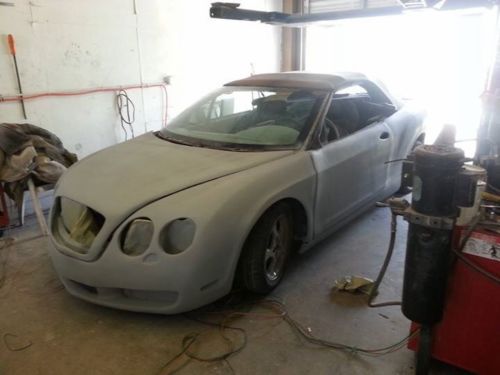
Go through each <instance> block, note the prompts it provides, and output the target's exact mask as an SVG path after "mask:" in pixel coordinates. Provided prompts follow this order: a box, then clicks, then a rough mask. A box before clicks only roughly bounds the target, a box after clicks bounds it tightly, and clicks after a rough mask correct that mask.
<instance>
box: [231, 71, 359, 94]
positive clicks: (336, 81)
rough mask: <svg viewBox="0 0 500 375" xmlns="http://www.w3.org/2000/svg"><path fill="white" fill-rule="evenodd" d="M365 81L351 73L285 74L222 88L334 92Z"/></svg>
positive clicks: (252, 77) (235, 82) (258, 78)
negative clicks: (265, 88)
mask: <svg viewBox="0 0 500 375" xmlns="http://www.w3.org/2000/svg"><path fill="white" fill-rule="evenodd" d="M367 80H368V78H367V77H366V76H365V75H364V74H361V73H352V72H346V73H336V74H317V73H304V72H287V73H272V74H256V75H253V76H251V77H248V78H244V79H239V80H237V81H232V82H229V83H226V84H225V85H224V86H261V87H289V88H308V89H319V90H332V89H333V90H334V89H336V88H338V87H340V86H342V85H343V84H345V83H346V82H356V81H367Z"/></svg>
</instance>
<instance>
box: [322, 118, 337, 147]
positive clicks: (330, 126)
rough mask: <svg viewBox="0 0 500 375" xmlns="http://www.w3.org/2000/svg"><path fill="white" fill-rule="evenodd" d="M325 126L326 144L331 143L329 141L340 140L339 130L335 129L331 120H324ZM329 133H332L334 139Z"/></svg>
mask: <svg viewBox="0 0 500 375" xmlns="http://www.w3.org/2000/svg"><path fill="white" fill-rule="evenodd" d="M325 125H326V127H327V129H328V134H327V135H326V138H327V139H326V141H327V142H331V141H334V140H336V139H339V138H340V131H339V128H338V127H337V125H335V124H334V123H333V121H332V120H330V119H327V118H325ZM330 132H332V134H333V135H334V137H332V136H331V135H330Z"/></svg>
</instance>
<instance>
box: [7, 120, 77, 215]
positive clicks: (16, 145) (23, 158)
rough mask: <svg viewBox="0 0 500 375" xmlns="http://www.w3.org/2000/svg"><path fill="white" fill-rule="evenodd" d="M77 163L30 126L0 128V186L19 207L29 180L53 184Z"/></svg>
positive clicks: (53, 138) (44, 133)
mask: <svg viewBox="0 0 500 375" xmlns="http://www.w3.org/2000/svg"><path fill="white" fill-rule="evenodd" d="M76 161H77V157H76V155H75V154H73V153H70V152H69V151H68V150H66V149H65V148H64V147H63V144H62V142H61V140H60V139H59V138H58V137H57V136H56V135H54V134H53V133H51V132H49V131H47V130H45V129H42V128H40V127H38V126H35V125H30V124H0V182H1V183H3V185H4V189H5V192H6V193H7V195H8V196H9V197H10V198H11V199H12V200H14V202H15V203H16V205H17V206H18V207H20V206H21V205H22V202H23V195H24V191H25V190H26V189H27V185H28V180H29V179H31V180H32V181H33V182H34V184H35V185H36V186H40V185H47V184H54V183H55V182H57V180H58V179H59V177H60V176H61V175H62V174H63V173H64V171H65V170H66V169H67V168H68V167H69V166H70V165H72V164H73V163H75V162H76Z"/></svg>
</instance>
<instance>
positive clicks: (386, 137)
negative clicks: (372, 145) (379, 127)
mask: <svg viewBox="0 0 500 375" xmlns="http://www.w3.org/2000/svg"><path fill="white" fill-rule="evenodd" d="M389 137H390V134H389V132H382V134H380V136H379V139H388V138H389Z"/></svg>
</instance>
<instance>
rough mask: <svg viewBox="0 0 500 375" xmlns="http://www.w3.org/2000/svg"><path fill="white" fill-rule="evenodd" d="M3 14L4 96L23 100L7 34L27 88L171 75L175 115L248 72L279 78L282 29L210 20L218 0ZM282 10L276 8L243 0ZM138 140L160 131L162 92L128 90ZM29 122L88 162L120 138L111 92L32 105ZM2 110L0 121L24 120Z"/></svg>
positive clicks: (120, 0)
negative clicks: (274, 73) (13, 43)
mask: <svg viewBox="0 0 500 375" xmlns="http://www.w3.org/2000/svg"><path fill="white" fill-rule="evenodd" d="M9 1H11V2H14V3H15V7H2V6H0V95H4V96H6V95H12V94H17V84H16V81H15V74H14V68H13V64H12V58H11V56H10V55H9V53H8V47H7V34H13V35H14V37H15V39H16V45H17V57H18V63H19V68H20V72H21V80H22V84H23V90H24V92H25V93H26V94H28V93H38V92H46V91H62V90H80V89H86V88H94V87H103V86H115V85H126V84H137V83H141V82H144V83H152V82H159V81H161V80H162V78H163V77H164V76H166V75H170V76H172V81H171V82H172V84H171V86H169V88H168V93H169V108H168V110H169V117H172V116H174V115H176V114H178V113H179V111H180V110H182V109H183V108H184V107H185V106H186V105H188V104H190V103H191V102H192V101H194V100H196V99H197V98H198V97H199V96H200V95H203V94H204V93H206V92H208V91H210V90H211V89H213V88H216V87H217V86H220V85H221V84H223V83H224V82H226V81H228V80H232V79H236V78H242V77H244V76H248V75H250V73H252V71H254V72H256V73H260V72H272V71H278V70H279V66H280V43H281V37H280V35H281V29H280V28H279V27H274V26H268V25H263V24H258V23H251V22H242V21H228V20H217V19H211V18H210V17H209V7H210V3H211V2H212V0H195V1H186V0H135V1H134V0H34V1H33V0H32V1H30V0H9ZM241 3H242V7H243V8H245V7H246V8H249V9H260V10H280V9H281V1H280V0H253V1H250V0H248V1H241ZM129 95H130V97H131V98H132V99H133V100H134V102H135V105H136V108H137V114H136V122H135V126H134V128H135V132H136V134H140V133H142V132H144V131H146V130H147V131H150V130H156V129H159V128H160V126H161V110H162V94H161V91H160V89H156V88H150V89H144V90H130V91H129ZM26 109H27V114H28V120H27V121H28V122H30V123H33V124H35V125H39V126H42V127H44V128H46V129H48V130H50V131H53V132H54V133H56V134H57V135H58V136H59V137H60V138H61V139H62V141H63V142H64V144H65V146H66V147H67V148H68V149H69V150H70V151H73V152H77V154H78V155H79V156H80V157H82V156H85V155H88V154H89V153H92V152H95V151H97V150H99V149H101V148H104V147H107V146H109V145H112V144H114V143H116V142H119V141H122V140H123V133H122V131H121V128H120V125H119V120H118V117H117V111H116V108H115V97H114V94H113V93H100V94H93V95H88V96H82V97H70V98H67V97H66V98H44V99H38V100H33V101H28V102H26ZM21 121H24V120H23V118H22V113H21V107H20V104H18V103H0V122H21Z"/></svg>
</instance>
